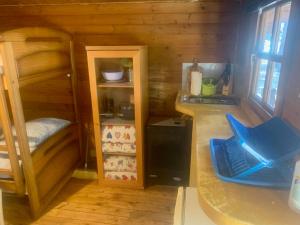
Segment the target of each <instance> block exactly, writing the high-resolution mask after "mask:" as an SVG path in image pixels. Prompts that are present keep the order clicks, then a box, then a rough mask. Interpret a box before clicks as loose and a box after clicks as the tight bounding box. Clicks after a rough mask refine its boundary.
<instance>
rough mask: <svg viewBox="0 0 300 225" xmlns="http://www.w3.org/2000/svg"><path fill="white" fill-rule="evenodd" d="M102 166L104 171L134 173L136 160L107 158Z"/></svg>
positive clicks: (124, 157) (133, 158) (130, 158)
mask: <svg viewBox="0 0 300 225" xmlns="http://www.w3.org/2000/svg"><path fill="white" fill-rule="evenodd" d="M103 166H104V170H105V171H117V172H120V171H126V172H136V159H135V157H131V156H107V157H106V158H105V159H104V164H103Z"/></svg>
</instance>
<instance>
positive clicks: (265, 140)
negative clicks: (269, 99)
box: [210, 114, 300, 188]
mask: <svg viewBox="0 0 300 225" xmlns="http://www.w3.org/2000/svg"><path fill="white" fill-rule="evenodd" d="M226 116H227V120H228V122H229V124H230V126H231V128H232V130H233V132H234V136H233V137H231V138H229V139H228V140H224V139H211V141H210V149H211V156H212V162H213V166H214V169H215V171H216V174H217V176H218V177H219V178H221V179H222V180H224V181H229V182H235V183H241V184H248V185H255V186H264V187H273V188H289V187H290V185H291V181H292V176H293V169H294V164H295V162H296V157H297V155H298V154H299V152H300V135H299V133H298V132H297V131H296V130H295V129H294V128H293V127H291V126H290V125H289V124H287V123H286V122H285V121H283V120H282V119H280V118H278V117H275V118H272V119H271V120H269V121H267V122H265V123H263V124H261V125H258V126H256V127H254V128H249V127H246V126H244V125H243V124H242V123H240V122H239V121H238V120H236V119H235V118H234V117H233V116H232V115H231V114H227V115H226Z"/></svg>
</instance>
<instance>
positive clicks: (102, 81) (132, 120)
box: [86, 46, 148, 188]
mask: <svg viewBox="0 0 300 225" xmlns="http://www.w3.org/2000/svg"><path fill="white" fill-rule="evenodd" d="M86 51H87V59H88V68H89V81H90V90H91V99H92V113H93V122H94V134H95V145H96V156H97V168H98V178H99V183H100V184H102V185H114V186H126V187H135V188H143V187H144V141H143V140H144V127H145V122H146V120H147V116H148V85H147V73H148V68H147V47H145V46H87V47H86ZM109 72H121V73H123V77H122V78H121V79H118V80H110V79H109V78H107V77H105V76H106V75H105V74H103V73H109ZM115 75H116V74H113V75H112V76H115ZM124 117H125V118H124Z"/></svg>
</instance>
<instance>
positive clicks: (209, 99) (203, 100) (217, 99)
mask: <svg viewBox="0 0 300 225" xmlns="http://www.w3.org/2000/svg"><path fill="white" fill-rule="evenodd" d="M180 99H181V102H182V103H190V104H218V105H239V103H240V100H239V98H237V97H235V96H222V95H216V96H194V95H190V96H189V95H182V96H181V98H180Z"/></svg>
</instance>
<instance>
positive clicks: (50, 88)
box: [0, 27, 81, 217]
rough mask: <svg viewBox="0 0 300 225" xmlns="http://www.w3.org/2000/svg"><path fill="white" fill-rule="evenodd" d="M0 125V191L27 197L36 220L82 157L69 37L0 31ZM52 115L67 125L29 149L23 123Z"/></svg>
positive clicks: (49, 32) (51, 31)
mask: <svg viewBox="0 0 300 225" xmlns="http://www.w3.org/2000/svg"><path fill="white" fill-rule="evenodd" d="M0 77H1V78H0V125H1V129H2V133H3V138H4V140H5V141H4V143H5V144H4V145H3V144H2V145H0V159H3V160H5V159H4V158H6V160H9V163H10V166H9V167H8V168H1V167H0V188H1V189H3V190H4V191H6V192H13V193H17V194H19V195H28V199H29V202H30V206H31V211H32V213H33V215H34V216H35V217H37V216H39V215H40V213H41V212H42V211H43V210H44V209H45V208H46V207H47V205H48V203H49V202H50V201H51V200H52V199H53V197H54V196H55V195H56V194H57V193H58V192H59V190H60V189H61V188H62V187H63V185H64V184H65V183H66V182H67V181H68V179H69V178H70V177H71V175H72V172H73V170H74V169H75V168H76V167H77V165H78V163H79V161H80V158H81V157H80V155H81V148H80V146H81V141H80V140H81V135H80V123H79V120H78V110H77V101H76V89H75V87H76V72H75V66H74V57H73V44H72V40H71V37H70V36H69V35H68V34H66V33H64V32H61V31H58V30H54V29H50V28H39V27H27V28H20V29H15V30H10V31H7V32H3V33H0ZM41 117H55V118H60V119H64V120H68V121H70V122H71V123H69V124H68V125H66V126H65V127H63V128H61V129H60V130H59V131H57V132H56V133H55V134H53V135H52V136H50V137H49V138H47V140H44V141H43V142H42V143H40V144H39V145H38V146H37V147H36V148H35V150H34V151H33V152H32V149H31V147H30V145H29V140H28V130H27V121H29V120H32V119H36V118H41Z"/></svg>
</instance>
